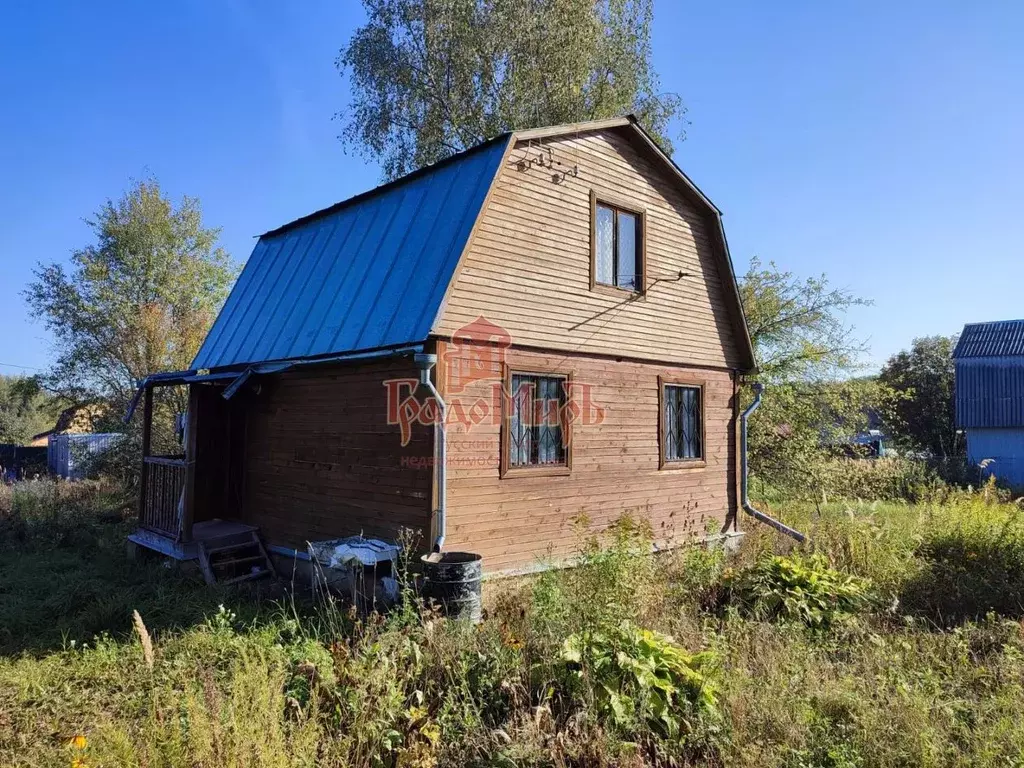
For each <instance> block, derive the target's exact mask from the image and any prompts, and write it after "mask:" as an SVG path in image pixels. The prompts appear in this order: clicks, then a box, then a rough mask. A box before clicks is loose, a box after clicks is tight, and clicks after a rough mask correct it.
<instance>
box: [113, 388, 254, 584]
mask: <svg viewBox="0 0 1024 768" xmlns="http://www.w3.org/2000/svg"><path fill="white" fill-rule="evenodd" d="M220 392H221V388H220V387H211V386H199V385H195V384H192V385H189V397H188V411H187V415H186V425H185V440H184V445H183V446H182V447H183V448H184V452H183V453H179V454H173V455H172V454H162V455H155V454H153V453H152V437H153V388H152V387H147V388H146V389H145V391H144V393H143V401H142V403H143V408H142V418H143V423H142V472H141V478H140V487H139V506H138V530H136V531H135V532H134V533H133V534H131V535H129V537H128V539H129V541H131V542H133V543H134V544H136V545H138V546H141V547H145V548H147V549H150V550H153V551H155V552H159V553H160V554H163V555H166V556H167V557H171V558H173V559H175V560H198V561H199V562H200V565H201V566H202V568H203V573H204V575H205V576H206V579H207V581H211V582H212V581H223V580H224V579H223V578H218V576H221V577H222V576H224V575H225V573H224V572H225V571H229V570H232V569H228V568H226V567H225V566H228V565H234V566H237V567H235V568H234V569H233V571H234V573H228V574H227V575H228V576H230V577H231V580H239V579H240V578H242V577H246V576H253V575H257V573H256V571H257V570H259V569H262V572H263V573H265V572H267V571H269V572H271V573H272V566H271V565H270V562H269V558H268V557H267V553H266V551H265V550H264V548H263V544H262V542H261V541H260V539H259V528H258V527H257V526H255V525H250V524H248V523H245V522H242V521H241V520H240V519H237V518H238V514H237V513H238V512H239V511H240V510H239V509H238V508H237V506H235V505H232V504H230V503H229V501H228V498H227V497H228V494H229V486H230V483H229V482H227V478H229V477H230V474H231V473H230V472H227V471H225V465H224V464H223V463H222V462H221V461H219V460H218V459H223V458H224V457H225V456H226V455H227V454H228V453H230V450H229V449H230V447H231V446H230V441H229V439H228V438H229V435H230V414H231V410H230V409H229V407H228V406H227V404H226V403H225V402H224V401H223V399H222V398H221V397H220ZM222 427H223V429H222ZM233 513H234V514H233ZM250 565H253V566H254V567H253V568H252V573H250V572H249V570H248V569H249V566H250ZM242 566H245V568H243V569H242V573H241V576H239V574H238V570H239V567H242ZM234 577H239V578H238V579H236V578H234Z"/></svg>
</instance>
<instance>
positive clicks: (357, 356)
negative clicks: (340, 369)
mask: <svg viewBox="0 0 1024 768" xmlns="http://www.w3.org/2000/svg"><path fill="white" fill-rule="evenodd" d="M422 351H423V342H418V343H415V344H403V345H400V346H397V347H392V348H386V349H373V350H364V351H361V352H350V353H344V354H340V355H330V356H327V357H314V358H294V359H291V360H268V361H267V362H263V363H253V364H251V365H235V366H226V367H224V368H213V369H210V368H191V369H189V370H186V371H163V372H161V373H153V374H150V375H149V376H147V377H146V378H144V379H140V380H139V381H138V382H137V383H136V385H135V394H134V395H133V396H132V399H131V402H130V403H129V404H128V409H127V411H126V412H125V416H124V421H125V423H128V422H129V421H131V420H132V416H134V415H135V410H136V408H138V406H139V401H140V400H141V399H142V394H143V393H144V392H145V391H146V390H147V389H151V388H153V387H170V386H176V385H181V384H199V383H204V382H214V381H224V380H231V383H230V384H228V386H226V387H225V388H224V392H223V393H222V397H223V398H224V399H225V400H230V399H231V398H232V397H233V396H234V395H235V393H236V392H238V390H239V389H240V388H241V387H242V385H244V384H245V382H246V381H248V380H249V379H250V378H252V377H253V376H260V375H264V376H265V375H268V374H272V373H283V372H284V371H288V370H291V369H293V368H298V367H305V366H314V365H328V364H330V363H342V362H351V361H356V360H372V359H378V358H386V357H401V356H403V355H412V354H415V353H417V352H422Z"/></svg>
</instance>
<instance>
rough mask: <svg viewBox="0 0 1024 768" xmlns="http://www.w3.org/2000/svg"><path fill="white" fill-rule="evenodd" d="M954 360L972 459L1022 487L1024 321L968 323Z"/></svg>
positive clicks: (960, 415) (960, 421)
mask: <svg viewBox="0 0 1024 768" xmlns="http://www.w3.org/2000/svg"><path fill="white" fill-rule="evenodd" d="M953 361H954V364H955V367H956V423H957V426H958V427H959V428H960V429H962V430H964V433H965V435H966V437H967V458H968V460H969V461H970V462H971V463H972V464H982V465H984V471H985V472H986V473H991V474H994V475H995V476H996V477H998V478H999V479H1000V480H1003V481H1004V482H1006V483H1008V484H1009V485H1011V486H1014V487H1024V320H1002V321H997V322H990V323H970V324H968V325H965V326H964V330H963V333H962V334H961V335H960V340H959V342H958V343H957V345H956V349H955V350H954V351H953Z"/></svg>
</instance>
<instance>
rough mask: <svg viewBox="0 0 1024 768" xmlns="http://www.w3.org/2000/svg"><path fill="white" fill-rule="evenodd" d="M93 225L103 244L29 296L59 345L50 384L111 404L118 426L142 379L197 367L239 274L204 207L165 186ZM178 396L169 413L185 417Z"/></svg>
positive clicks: (106, 209) (40, 273) (50, 272)
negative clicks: (177, 197)
mask: <svg viewBox="0 0 1024 768" xmlns="http://www.w3.org/2000/svg"><path fill="white" fill-rule="evenodd" d="M89 224H90V226H91V227H92V229H93V231H94V233H95V238H96V240H95V242H94V243H92V244H90V245H87V246H86V247H84V248H82V249H80V250H77V251H75V252H74V253H73V254H72V256H71V264H70V267H65V266H64V265H63V264H60V263H53V264H45V265H43V264H41V265H39V266H38V267H37V269H36V271H35V277H36V279H35V281H34V282H32V283H31V284H30V285H29V286H28V288H27V290H26V291H25V296H26V299H27V301H28V304H29V306H30V307H31V309H32V311H33V313H34V314H35V315H36V316H37V317H39V318H41V319H42V320H43V321H44V322H45V323H46V326H47V328H48V329H49V330H50V331H51V332H52V334H53V337H54V340H55V344H56V360H55V362H54V364H53V366H52V368H51V369H50V371H49V372H48V373H47V374H45V375H44V376H43V381H44V383H45V384H46V386H47V387H49V388H51V389H52V390H54V391H56V392H59V393H61V394H62V395H65V396H66V397H67V398H69V399H70V400H72V401H73V402H83V401H89V400H101V401H104V402H107V403H109V404H111V405H112V406H114V407H113V408H112V409H111V414H113V417H115V418H116V416H118V415H120V414H121V413H123V407H124V405H125V404H126V403H127V401H128V400H129V399H130V397H131V396H132V394H133V393H134V389H135V383H136V381H137V380H138V379H141V378H143V377H145V376H146V375H148V374H151V373H155V372H157V371H165V370H181V369H185V368H187V367H188V365H189V363H190V362H191V360H192V358H193V357H194V355H195V354H196V352H197V351H198V348H199V345H200V344H201V343H202V340H203V337H204V336H205V334H206V331H207V330H208V329H209V327H210V325H211V323H212V322H213V319H214V317H215V315H216V312H217V310H218V309H219V307H220V305H221V304H222V303H223V301H224V298H225V297H226V295H227V291H228V289H229V287H230V285H231V282H232V280H233V279H234V277H235V274H236V268H235V266H234V265H233V264H232V262H231V259H230V258H229V256H228V254H227V253H226V252H225V251H224V250H223V249H222V248H219V247H217V238H218V236H219V230H216V229H209V228H206V227H204V226H203V221H202V213H201V210H200V207H199V202H198V201H197V200H195V199H194V198H190V197H185V198H183V199H182V201H181V202H180V203H179V204H178V205H175V204H174V203H173V202H172V201H171V200H170V199H169V198H168V197H167V196H165V195H164V194H163V192H162V191H161V190H160V186H159V184H158V183H157V182H156V181H155V180H151V179H150V180H146V181H140V182H136V183H134V184H133V185H132V187H131V188H130V189H129V191H128V192H127V193H126V194H125V195H124V196H123V197H122V198H121V199H120V200H118V201H116V202H115V201H111V200H108V201H107V202H106V203H105V204H104V205H103V207H101V208H100V210H99V211H98V212H97V213H96V215H95V217H94V218H93V219H92V220H91V221H89ZM178 389H180V388H168V390H167V391H166V392H162V393H161V394H162V397H163V398H164V402H165V404H166V405H167V407H168V408H173V409H174V410H182V409H183V407H184V402H183V397H182V393H180V392H176V390H178Z"/></svg>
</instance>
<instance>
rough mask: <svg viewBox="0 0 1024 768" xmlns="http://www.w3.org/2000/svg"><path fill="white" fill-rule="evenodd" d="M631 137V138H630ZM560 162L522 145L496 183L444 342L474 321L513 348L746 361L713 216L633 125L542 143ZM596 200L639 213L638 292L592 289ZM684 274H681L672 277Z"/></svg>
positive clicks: (454, 295)
mask: <svg viewBox="0 0 1024 768" xmlns="http://www.w3.org/2000/svg"><path fill="white" fill-rule="evenodd" d="M630 136H633V138H630ZM543 145H544V147H545V156H546V148H550V149H551V150H552V153H553V157H554V159H555V160H556V161H557V162H559V163H561V164H562V167H563V168H564V167H572V166H573V165H575V166H577V167H578V169H579V172H578V175H577V176H575V177H574V176H571V175H570V176H568V177H566V178H565V179H563V180H562V181H560V182H558V183H556V182H554V181H553V180H552V173H553V170H552V169H550V168H539V167H537V166H536V165H530V166H528V168H527V169H526V170H521V169H520V161H522V160H524V159H526V158H528V157H530V156H534V157H535V156H536V155H537V153H538V147H537V143H536V142H534V143H533V145H532V147H531V146H530V145H529V143H527V142H520V143H519V144H518V145H517V146H516V147H515V148H514V149H513V150H512V151H511V153H510V155H509V157H508V158H507V160H506V162H505V164H504V165H503V167H502V168H501V170H500V172H499V175H498V177H497V179H496V181H495V183H494V188H493V189H492V191H491V194H490V196H489V198H488V200H487V203H486V205H485V207H484V210H483V212H482V213H481V218H480V220H479V221H478V222H477V226H476V230H475V232H474V235H473V238H472V239H471V241H470V243H469V246H468V248H467V251H466V253H465V254H464V255H463V260H462V263H461V265H460V268H459V270H458V271H457V272H456V275H455V278H454V281H453V284H452V286H451V287H450V288H449V293H448V296H447V299H446V302H445V305H444V307H443V308H442V311H441V314H440V317H439V319H438V321H437V323H436V325H435V328H434V331H435V333H436V335H438V336H441V337H450V336H452V335H453V334H455V333H456V332H457V331H458V330H459V329H460V328H461V327H463V326H464V325H466V324H468V323H470V322H472V321H473V320H475V319H476V318H477V317H480V316H482V317H485V318H487V319H488V320H490V321H491V322H493V323H496V324H497V325H499V326H501V327H502V328H504V329H505V330H507V331H508V332H509V333H510V334H511V336H512V339H513V342H514V343H515V344H517V345H523V346H530V347H535V348H544V349H564V350H574V351H579V352H585V353H600V354H612V355H623V356H628V357H631V358H639V359H643V360H656V361H663V362H672V363H680V364H690V365H700V366H710V367H721V368H731V369H736V368H744V367H746V366H745V364H744V363H743V360H744V354H745V353H744V352H743V351H742V350H741V349H740V347H739V337H738V333H737V327H738V326H737V320H736V318H735V317H734V316H733V315H732V312H734V310H733V309H730V307H731V304H730V300H729V293H728V292H729V291H731V290H732V285H731V280H732V277H731V274H729V273H728V270H727V269H726V268H725V267H724V266H723V262H722V258H721V257H722V254H716V253H715V251H714V246H713V245H712V238H711V227H714V226H717V221H714V220H713V219H712V217H711V216H710V215H709V214H708V213H707V212H706V211H705V210H704V209H703V208H702V207H701V208H698V206H697V205H696V204H694V203H693V202H692V200H691V198H689V197H687V195H686V193H685V192H684V191H683V190H682V189H681V188H680V185H679V182H678V178H677V177H676V176H674V175H673V173H672V172H671V171H670V170H669V169H667V168H665V167H664V163H663V162H660V161H657V160H656V159H655V158H654V157H653V156H652V155H651V154H650V153H649V152H645V151H643V149H642V147H639V146H637V144H636V139H635V134H634V132H633V131H632V129H629V130H628V131H626V132H623V131H620V130H614V129H613V130H604V131H592V132H588V133H583V134H580V135H576V136H573V135H570V136H565V137H561V138H555V139H549V140H546V141H544V143H543ZM591 190H594V191H595V193H596V195H597V197H598V198H599V199H602V198H603V199H607V200H609V201H611V202H613V203H620V204H624V205H628V206H629V207H635V208H641V209H643V210H644V214H645V221H644V232H645V241H646V265H645V270H644V271H645V276H644V278H645V286H646V291H645V293H644V295H643V296H642V297H639V298H633V297H632V296H631V294H629V293H628V292H625V291H614V290H608V289H599V290H592V289H591V285H590V248H591V243H590V239H591V205H590V195H591ZM680 272H683V273H685V275H686V276H685V277H683V278H681V279H678V275H679V273H680Z"/></svg>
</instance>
